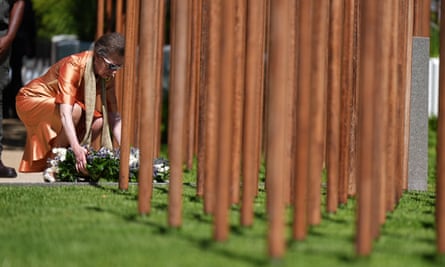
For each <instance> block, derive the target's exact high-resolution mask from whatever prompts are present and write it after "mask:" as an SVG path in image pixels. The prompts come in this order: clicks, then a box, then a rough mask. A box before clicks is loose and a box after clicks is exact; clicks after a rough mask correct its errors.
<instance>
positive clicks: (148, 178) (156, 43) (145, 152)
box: [138, 0, 164, 214]
mask: <svg viewBox="0 0 445 267" xmlns="http://www.w3.org/2000/svg"><path fill="white" fill-rule="evenodd" d="M163 10H164V2H163V1H157V0H148V1H142V2H141V32H140V57H139V58H140V63H139V71H138V78H139V83H138V90H140V91H141V98H142V101H143V103H144V105H141V126H140V128H139V129H140V136H141V137H142V138H143V140H145V141H144V142H143V145H142V146H141V147H140V167H139V179H138V182H139V187H138V207H139V213H141V214H147V213H150V199H151V193H152V190H153V164H152V162H153V149H154V141H155V138H154V136H155V135H156V133H155V128H154V127H153V125H154V124H155V121H156V114H157V112H156V110H155V109H154V107H155V106H156V105H155V103H156V98H158V97H159V96H158V94H159V91H160V90H159V88H160V87H161V79H160V75H158V73H160V72H161V70H162V40H163V38H164V32H163V31H162V28H163V27H161V26H160V25H164V16H163V15H164V12H163ZM159 57H161V58H159Z"/></svg>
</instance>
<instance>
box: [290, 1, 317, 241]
mask: <svg viewBox="0 0 445 267" xmlns="http://www.w3.org/2000/svg"><path fill="white" fill-rule="evenodd" d="M312 11H313V8H312V1H304V0H302V1H300V2H299V7H298V13H297V14H298V22H297V25H298V35H297V36H298V48H299V50H298V79H297V101H296V118H297V122H296V133H295V135H296V148H295V149H296V156H295V180H294V183H295V184H294V194H295V195H294V202H293V205H294V216H293V238H294V239H296V240H303V239H305V238H306V234H307V225H308V224H307V214H308V211H307V197H308V193H307V192H308V188H309V186H314V185H309V183H308V178H309V162H310V160H309V159H310V158H311V155H310V154H309V148H310V146H309V141H310V138H309V136H310V134H311V133H310V131H309V126H310V118H311V114H310V110H311V108H310V104H311V90H310V88H312V87H311V71H312V58H311V56H312V46H313V44H312ZM315 186H316V185H315Z"/></svg>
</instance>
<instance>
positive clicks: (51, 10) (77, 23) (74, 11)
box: [32, 0, 97, 41]
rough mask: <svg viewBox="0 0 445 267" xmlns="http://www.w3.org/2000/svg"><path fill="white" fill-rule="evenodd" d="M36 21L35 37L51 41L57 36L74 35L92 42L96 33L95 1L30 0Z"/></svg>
mask: <svg viewBox="0 0 445 267" xmlns="http://www.w3.org/2000/svg"><path fill="white" fill-rule="evenodd" d="M32 2H33V6H34V11H35V13H36V19H37V35H38V37H39V38H42V39H48V40H49V39H51V37H52V36H54V35H57V34H76V35H77V36H78V37H79V39H80V40H85V41H92V40H93V39H94V35H95V31H96V10H97V6H96V5H97V1H91V0H32Z"/></svg>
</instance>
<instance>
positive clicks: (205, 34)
mask: <svg viewBox="0 0 445 267" xmlns="http://www.w3.org/2000/svg"><path fill="white" fill-rule="evenodd" d="M209 20H210V15H209V3H208V0H201V45H200V46H201V49H200V54H199V55H200V59H201V60H200V72H199V89H198V92H199V95H198V98H199V99H198V109H199V112H198V133H197V134H198V135H197V145H198V151H197V153H198V155H197V162H198V166H197V175H196V184H197V188H196V195H198V196H204V181H205V164H204V163H205V162H206V156H205V151H206V140H207V137H206V126H207V125H206V117H207V106H208V105H207V102H208V100H207V91H208V81H207V76H208V63H209V53H208V51H209V45H208V44H209V30H208V29H209ZM205 205H206V202H205V201H204V206H205Z"/></svg>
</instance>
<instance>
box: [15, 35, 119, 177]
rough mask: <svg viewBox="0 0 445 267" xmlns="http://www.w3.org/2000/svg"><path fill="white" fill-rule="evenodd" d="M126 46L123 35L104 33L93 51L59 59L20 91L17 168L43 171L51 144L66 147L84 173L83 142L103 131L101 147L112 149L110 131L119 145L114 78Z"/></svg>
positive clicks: (85, 150)
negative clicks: (21, 132) (21, 141)
mask: <svg viewBox="0 0 445 267" xmlns="http://www.w3.org/2000/svg"><path fill="white" fill-rule="evenodd" d="M124 50H125V40H124V37H123V36H122V35H121V34H119V33H110V34H105V35H103V36H102V37H101V38H99V39H98V40H97V41H96V42H95V44H94V50H93V51H85V52H81V53H78V54H74V55H71V56H68V57H65V58H63V59H61V60H60V61H59V62H57V63H55V64H54V65H53V66H51V67H50V68H49V70H48V71H47V72H46V73H45V74H44V75H43V76H41V77H39V78H36V79H34V80H32V81H31V82H29V83H28V84H27V85H25V86H24V87H23V88H21V89H20V91H19V93H18V94H17V97H16V106H17V114H18V116H19V118H20V119H21V120H22V122H23V123H24V125H25V127H26V131H27V137H26V145H25V151H24V153H23V157H22V161H21V163H20V167H19V171H20V172H41V171H43V170H44V169H45V168H46V167H47V162H46V161H47V159H48V157H50V156H51V150H52V148H54V147H68V146H70V147H71V148H72V150H73V152H74V155H75V157H76V169H77V170H78V171H79V172H81V173H84V174H85V173H87V170H86V163H87V161H86V155H87V153H88V151H87V149H86V148H85V145H87V146H90V145H91V143H92V142H93V143H94V141H95V139H96V138H98V137H99V136H100V134H102V135H101V137H102V138H101V140H102V146H106V147H109V148H111V146H112V144H111V139H110V129H111V131H112V133H113V136H114V138H115V140H116V142H117V143H118V145H120V140H121V119H120V115H119V113H118V111H117V101H116V95H115V80H114V76H115V74H116V71H117V70H119V69H120V68H121V67H122V65H123V62H124ZM105 99H106V100H105ZM104 110H107V112H104ZM108 127H110V128H108Z"/></svg>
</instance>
